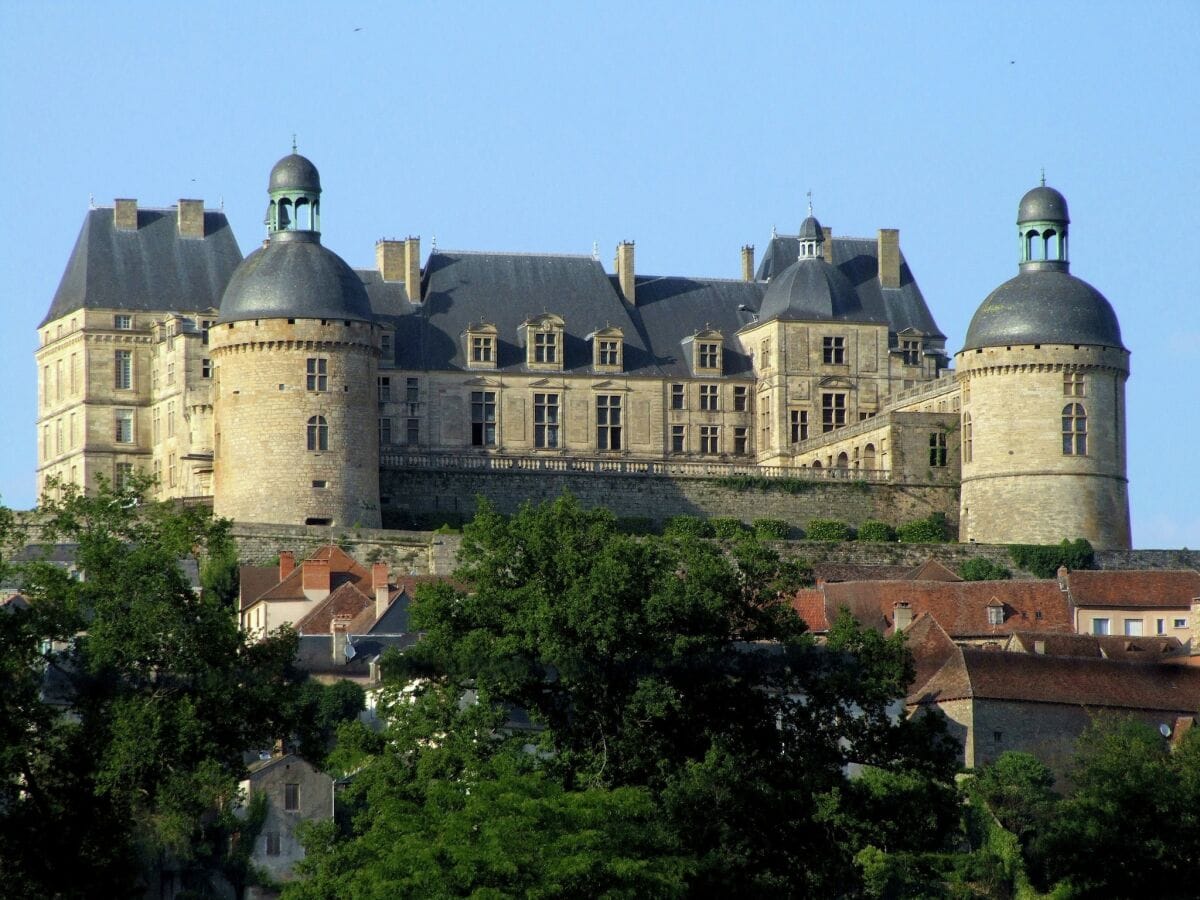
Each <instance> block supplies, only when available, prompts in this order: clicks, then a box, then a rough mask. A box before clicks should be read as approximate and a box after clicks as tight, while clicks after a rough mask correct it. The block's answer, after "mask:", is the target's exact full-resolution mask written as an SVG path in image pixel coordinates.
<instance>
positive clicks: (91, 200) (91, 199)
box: [88, 194, 96, 209]
mask: <svg viewBox="0 0 1200 900" xmlns="http://www.w3.org/2000/svg"><path fill="white" fill-rule="evenodd" d="M95 208H96V195H95V194H88V209H95Z"/></svg>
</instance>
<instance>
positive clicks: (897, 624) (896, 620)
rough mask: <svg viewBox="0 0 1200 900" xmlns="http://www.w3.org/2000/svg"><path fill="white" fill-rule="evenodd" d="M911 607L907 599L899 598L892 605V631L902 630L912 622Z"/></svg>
mask: <svg viewBox="0 0 1200 900" xmlns="http://www.w3.org/2000/svg"><path fill="white" fill-rule="evenodd" d="M912 620H913V614H912V607H911V606H909V605H908V601H907V600H900V601H898V602H897V603H896V605H895V606H893V607H892V632H893V633H895V632H897V631H904V630H906V629H907V628H908V626H909V625H911V624H912Z"/></svg>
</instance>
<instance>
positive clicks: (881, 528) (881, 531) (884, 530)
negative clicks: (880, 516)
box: [858, 519, 896, 543]
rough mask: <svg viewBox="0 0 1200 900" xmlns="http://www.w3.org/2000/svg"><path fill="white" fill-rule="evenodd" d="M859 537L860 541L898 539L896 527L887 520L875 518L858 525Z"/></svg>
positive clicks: (881, 541) (884, 541)
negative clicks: (882, 520)
mask: <svg viewBox="0 0 1200 900" xmlns="http://www.w3.org/2000/svg"><path fill="white" fill-rule="evenodd" d="M858 539H859V540H860V541H875V542H877V543H887V542H891V541H894V540H895V539H896V529H895V528H893V527H892V526H891V525H889V524H888V523H887V522H877V521H876V520H874V519H868V520H867V521H865V522H863V523H862V524H861V525H859V526H858Z"/></svg>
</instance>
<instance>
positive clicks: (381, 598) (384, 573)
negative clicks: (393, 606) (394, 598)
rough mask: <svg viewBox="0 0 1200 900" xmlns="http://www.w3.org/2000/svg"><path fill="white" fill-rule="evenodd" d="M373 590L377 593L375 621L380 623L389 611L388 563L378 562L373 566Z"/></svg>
mask: <svg viewBox="0 0 1200 900" xmlns="http://www.w3.org/2000/svg"><path fill="white" fill-rule="evenodd" d="M371 590H373V591H374V592H375V621H376V622H378V621H379V620H380V619H382V618H383V614H384V613H385V612H387V610H388V602H389V599H390V593H391V592H390V591H389V590H388V567H387V563H381V562H377V563H375V565H373V566H371Z"/></svg>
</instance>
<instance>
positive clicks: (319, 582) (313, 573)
mask: <svg viewBox="0 0 1200 900" xmlns="http://www.w3.org/2000/svg"><path fill="white" fill-rule="evenodd" d="M300 566H301V573H300V582H301V587H302V589H303V590H304V596H305V597H307V598H308V599H309V600H324V599H325V598H326V597H328V596H329V560H327V559H306V560H305V561H304V562H302V563H301V564H300Z"/></svg>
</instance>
